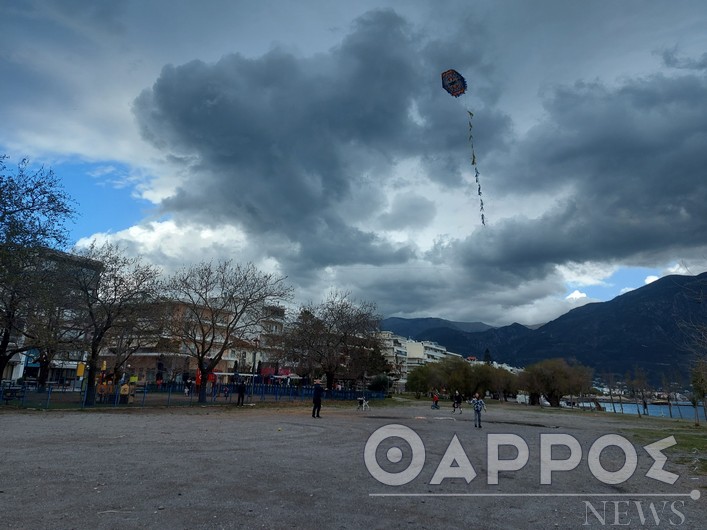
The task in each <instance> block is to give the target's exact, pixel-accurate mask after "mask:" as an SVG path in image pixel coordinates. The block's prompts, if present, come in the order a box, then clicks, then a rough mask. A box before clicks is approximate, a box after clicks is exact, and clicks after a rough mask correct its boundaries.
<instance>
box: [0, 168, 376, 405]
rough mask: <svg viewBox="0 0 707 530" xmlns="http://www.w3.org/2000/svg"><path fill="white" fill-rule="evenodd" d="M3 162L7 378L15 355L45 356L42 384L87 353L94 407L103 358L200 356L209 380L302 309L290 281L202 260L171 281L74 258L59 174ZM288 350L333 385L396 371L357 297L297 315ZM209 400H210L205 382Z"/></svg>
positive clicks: (135, 260)
mask: <svg viewBox="0 0 707 530" xmlns="http://www.w3.org/2000/svg"><path fill="white" fill-rule="evenodd" d="M4 162H5V158H0V164H1V165H0V185H1V187H2V189H3V193H2V195H1V196H0V200H1V201H2V202H0V228H1V230H2V232H1V234H0V237H1V238H2V239H0V304H1V305H0V318H1V319H2V320H1V322H0V326H1V328H2V336H0V373H2V372H3V371H4V369H5V367H6V366H7V364H8V362H9V361H10V359H11V358H12V357H13V356H14V355H15V354H18V353H19V354H24V353H26V352H28V350H38V351H39V352H41V355H40V357H39V359H38V360H39V362H40V377H39V384H40V385H41V384H42V383H43V382H45V381H46V378H47V374H48V372H49V367H50V366H51V362H52V360H53V359H54V358H55V356H56V355H57V354H59V353H61V352H71V351H82V352H84V351H85V352H86V354H87V374H86V379H87V386H86V388H87V395H86V403H87V404H89V405H91V404H93V403H94V402H95V389H96V387H95V383H96V378H97V376H98V374H99V372H100V366H99V362H100V360H99V356H100V355H101V353H102V352H105V351H106V350H108V349H109V350H110V352H111V353H112V354H113V355H114V359H115V365H114V366H113V367H112V368H113V370H115V371H116V372H118V373H119V372H120V371H121V369H123V367H124V366H125V365H126V363H127V360H128V359H129V358H130V356H131V355H132V354H133V353H134V352H136V351H137V350H139V349H140V348H141V347H143V346H144V345H145V344H148V343H151V344H155V343H158V344H159V346H160V348H161V349H162V350H164V351H172V352H175V353H176V352H179V353H182V354H186V355H187V356H189V357H192V358H193V359H194V360H195V361H196V365H197V369H198V371H199V372H200V373H201V376H202V380H203V381H206V380H207V374H209V373H210V372H212V371H213V370H214V368H215V367H216V366H217V365H218V364H219V362H220V361H221V360H222V359H223V356H224V355H225V354H226V353H227V352H229V351H230V350H231V349H233V348H236V347H238V346H239V345H242V344H243V343H247V342H249V341H252V339H253V338H255V337H257V336H258V334H259V333H260V332H261V330H262V329H263V323H264V321H265V320H266V319H267V318H268V317H269V316H270V315H271V312H270V310H271V309H272V308H273V307H278V306H282V305H283V304H287V303H289V302H291V300H292V298H293V289H292V288H291V287H290V286H289V285H287V283H286V278H285V277H283V276H280V275H277V274H273V273H267V272H263V271H261V270H259V269H258V268H257V267H255V266H254V265H253V264H247V265H240V264H237V263H234V262H233V261H231V260H221V261H218V262H203V263H199V264H196V265H192V266H187V267H183V268H182V269H180V270H178V271H177V272H175V273H173V274H171V275H169V276H166V277H165V276H164V275H163V274H162V271H161V270H160V269H159V268H158V267H156V266H154V265H151V264H149V263H145V262H144V261H143V260H142V259H141V258H139V257H130V256H127V255H126V254H125V253H124V252H123V251H122V250H121V249H120V248H118V247H116V246H114V245H111V244H104V245H96V244H94V245H91V246H90V247H88V248H81V249H73V250H71V251H70V252H68V253H65V252H61V251H60V250H59V249H61V248H62V247H65V246H66V243H67V234H66V231H65V230H64V228H63V227H64V223H65V222H67V221H69V220H70V219H71V218H72V217H73V216H74V215H75V210H74V209H73V205H72V203H71V200H70V198H69V197H68V196H67V195H66V194H65V193H64V191H63V189H62V187H61V184H60V182H59V181H58V179H56V177H55V176H54V174H53V173H52V172H51V171H49V172H46V171H44V169H40V170H38V171H34V172H31V171H29V169H28V168H29V166H28V164H27V162H26V161H23V162H22V163H21V164H20V165H19V166H18V168H17V171H15V172H14V173H12V172H9V171H7V167H6V165H5V163H4ZM293 315H294V316H293V318H292V319H291V320H290V321H289V322H288V323H287V325H286V327H285V330H284V333H283V334H282V335H281V336H280V337H279V341H278V343H275V342H273V343H272V344H271V347H273V349H274V351H276V352H279V353H278V354H277V355H276V357H277V359H276V360H281V361H282V362H288V363H291V364H296V365H297V366H298V367H299V369H300V370H304V371H306V372H307V373H313V372H316V373H317V374H321V373H324V374H326V375H327V381H328V383H329V384H330V385H331V383H332V382H333V380H334V376H335V375H337V374H338V373H340V372H341V371H342V370H344V371H346V372H347V373H348V374H366V373H377V371H378V370H385V362H384V361H383V360H382V356H381V354H380V348H379V347H378V344H377V342H376V340H377V339H376V334H375V331H377V329H378V321H379V320H380V319H379V317H378V316H377V314H376V311H375V306H374V305H373V304H370V303H357V302H355V301H353V300H351V299H350V297H349V295H348V294H347V293H338V292H335V293H332V294H331V295H330V296H329V298H328V299H327V300H325V301H324V302H323V303H321V304H313V303H310V304H307V305H305V306H302V307H300V308H299V311H296V312H294V314H293ZM199 400H200V401H206V385H201V388H200V395H199Z"/></svg>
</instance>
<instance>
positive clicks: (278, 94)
mask: <svg viewBox="0 0 707 530" xmlns="http://www.w3.org/2000/svg"><path fill="white" fill-rule="evenodd" d="M425 42H426V41H425V40H424V39H422V37H421V36H420V35H417V34H416V33H415V31H414V30H413V28H411V27H410V26H409V25H408V24H407V22H406V21H405V20H404V19H403V18H401V17H400V16H398V15H397V14H395V13H394V12H392V11H374V12H370V13H368V14H366V15H364V16H362V17H361V18H359V19H358V20H357V21H356V23H355V24H354V27H353V30H352V31H351V33H350V34H349V35H347V36H346V37H345V38H344V39H343V40H342V42H341V44H340V45H339V46H337V47H336V48H334V49H332V50H331V51H330V52H329V53H325V54H321V55H319V56H316V57H312V58H298V57H296V56H294V55H293V54H291V53H289V52H287V51H286V50H284V49H281V48H280V49H276V50H273V51H271V52H269V53H267V54H266V55H263V56H261V57H258V58H255V59H251V58H246V57H243V56H242V55H239V54H230V55H227V56H224V57H223V58H222V59H221V60H220V61H218V62H217V63H216V64H206V63H204V62H201V61H193V62H190V63H187V64H184V65H181V66H167V67H165V68H164V69H163V71H162V73H161V75H160V77H159V79H158V80H157V81H156V83H155V84H154V86H153V87H152V88H151V89H150V90H146V91H145V92H143V94H141V95H140V97H139V98H137V100H136V101H135V105H134V112H135V114H136V116H137V117H138V120H139V122H140V125H141V128H142V132H143V136H144V137H145V138H146V139H148V140H149V141H150V142H151V143H153V144H154V145H155V146H157V147H159V148H160V149H162V150H164V151H166V152H170V153H171V154H173V155H175V156H176V157H181V158H182V159H183V160H184V162H185V164H187V165H188V170H189V171H190V172H191V173H192V175H193V177H192V178H190V179H188V181H187V182H186V183H185V184H184V185H183V186H181V187H180V188H179V190H178V191H177V192H176V193H175V194H174V195H173V196H172V197H171V198H169V199H167V200H166V201H164V203H163V205H162V207H163V209H164V210H165V211H167V212H173V213H176V214H177V215H179V216H188V217H190V218H196V219H198V220H199V221H200V222H210V223H222V222H227V223H235V224H238V225H239V226H242V227H243V228H244V229H245V230H246V231H247V232H249V233H250V234H252V235H253V234H257V235H260V236H263V237H264V238H267V237H268V235H271V234H274V233H277V234H284V235H285V236H286V237H287V238H288V239H289V240H291V241H292V242H296V243H297V245H299V248H300V251H299V252H298V253H297V255H293V256H291V257H292V259H293V260H295V261H297V262H298V266H302V265H303V264H304V263H306V264H307V265H308V266H324V265H334V264H345V263H370V264H381V263H400V262H404V261H406V260H407V259H409V258H410V257H411V256H413V255H414V254H415V248H414V247H412V246H407V245H393V244H391V243H389V242H386V241H385V240H384V239H382V238H381V237H379V236H378V235H376V234H374V233H369V232H366V231H364V230H362V229H359V228H356V227H355V224H356V223H357V222H358V221H362V220H367V219H370V218H374V217H378V216H380V217H379V219H380V221H382V222H383V223H384V225H387V226H388V227H390V228H395V229H402V228H406V227H415V228H422V227H424V225H426V224H427V223H428V222H429V221H430V220H431V219H432V218H433V217H434V207H433V205H431V204H429V201H425V200H424V199H422V198H417V199H414V200H413V202H415V201H416V204H410V205H406V204H404V203H405V202H406V201H407V202H410V200H412V199H411V197H410V196H403V197H399V198H397V199H393V200H392V206H391V207H390V208H389V207H388V206H387V200H386V198H385V197H384V196H383V190H384V189H385V188H386V187H387V186H389V187H393V186H394V182H393V181H392V180H391V179H392V170H393V166H394V164H395V163H396V162H398V161H400V160H403V159H406V158H408V157H411V156H419V157H421V158H422V159H424V160H426V161H427V165H428V167H434V169H435V171H434V172H433V173H432V178H433V179H435V180H439V181H441V182H446V183H447V184H448V185H452V186H461V185H462V181H461V179H460V177H459V173H460V172H459V165H460V164H462V163H464V159H459V156H458V152H457V153H456V155H455V156H454V157H452V156H451V154H450V153H452V152H453V151H456V150H458V148H459V146H460V145H461V147H462V148H464V142H465V135H464V125H465V120H466V117H465V112H464V110H463V107H461V106H459V105H456V104H454V103H455V102H454V101H453V100H451V98H449V99H446V98H445V94H444V93H443V92H442V90H441V87H440V80H439V74H438V72H439V71H440V70H439V68H437V67H436V66H435V65H431V64H429V58H427V57H426V56H425V54H424V53H423V48H424V44H425ZM430 72H434V75H430ZM447 98H448V96H447ZM442 101H443V102H444V104H442V105H440V102H442ZM414 107H415V108H417V112H418V116H415V115H414V112H413V108H414ZM497 115H498V113H497ZM452 116H454V118H455V120H454V122H453V123H454V125H453V126H452V125H450V124H449V123H445V120H447V119H450V120H451V117H452ZM489 121H490V122H492V121H493V119H491V120H489ZM498 123H499V125H498V126H497V127H498V128H499V129H502V128H503V127H505V126H507V125H506V124H504V118H503V117H500V118H498ZM454 129H456V130H454ZM453 130H454V132H452V131H453ZM453 159H455V160H456V162H449V160H453ZM450 176H452V177H450ZM371 187H372V189H373V190H376V189H377V190H379V195H378V196H377V197H375V196H374V194H372V193H368V194H366V193H365V192H366V190H368V189H369V188H371ZM360 194H364V195H366V197H367V200H365V201H357V202H356V204H355V208H352V207H351V205H350V203H351V202H352V201H356V200H357V197H358V196H359V195H360ZM406 206H411V207H416V206H418V207H421V208H422V209H423V211H421V212H418V214H417V215H414V216H411V215H408V214H403V213H402V212H401V208H403V209H404V208H405V207H406ZM343 211H345V212H346V216H344V214H342V212H343ZM386 211H388V212H389V213H387V214H386V213H385V212H386Z"/></svg>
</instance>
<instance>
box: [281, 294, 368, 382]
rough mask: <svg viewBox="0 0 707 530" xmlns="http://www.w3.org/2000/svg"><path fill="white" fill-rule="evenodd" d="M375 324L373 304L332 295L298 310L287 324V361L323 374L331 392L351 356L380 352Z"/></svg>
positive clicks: (344, 296) (350, 360)
mask: <svg viewBox="0 0 707 530" xmlns="http://www.w3.org/2000/svg"><path fill="white" fill-rule="evenodd" d="M379 322H380V317H379V315H378V314H377V311H376V306H375V304H373V303H372V302H365V301H364V302H356V301H354V300H352V299H351V298H350V296H349V293H346V292H340V291H333V292H331V293H330V294H329V295H328V297H327V298H326V300H324V301H323V302H322V303H320V304H317V305H314V304H311V303H310V304H308V305H305V306H302V307H301V308H300V310H299V313H298V314H297V316H296V318H295V319H294V320H293V321H291V322H290V323H289V324H288V326H287V329H286V331H285V336H284V338H285V347H286V354H287V355H288V357H289V359H290V360H291V361H293V362H296V363H297V364H303V365H306V366H311V367H313V368H314V369H315V370H320V371H321V373H324V374H325V375H326V378H327V388H328V389H329V390H331V388H332V385H333V383H334V377H335V376H336V375H337V374H338V373H340V372H341V371H344V370H345V368H346V365H347V364H349V363H351V362H352V356H364V355H366V352H368V351H370V350H378V351H380V349H381V345H380V344H379V341H380V339H379V336H378V331H379ZM374 360H375V361H376V362H378V359H377V358H375V359H374ZM354 364H360V363H358V362H356V363H354ZM357 371H358V372H360V371H361V367H360V366H359V367H358V370H357ZM363 371H364V372H365V369H363Z"/></svg>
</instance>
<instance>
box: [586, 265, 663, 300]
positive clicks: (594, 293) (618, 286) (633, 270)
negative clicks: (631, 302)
mask: <svg viewBox="0 0 707 530" xmlns="http://www.w3.org/2000/svg"><path fill="white" fill-rule="evenodd" d="M662 274H663V271H662V270H661V269H653V268H648V267H621V268H619V269H617V270H616V271H615V272H614V273H613V274H612V275H611V276H609V277H608V278H605V279H604V280H603V281H602V282H601V283H599V284H596V285H586V286H582V287H581V288H580V291H581V292H582V293H584V294H586V295H587V297H588V298H592V299H595V300H601V301H604V302H605V301H608V300H611V299H613V298H616V297H617V296H619V295H621V294H623V293H625V292H627V291H630V290H633V289H638V288H639V287H643V286H644V285H646V284H648V283H650V282H651V281H653V280H657V279H658V278H660V277H661V275H662Z"/></svg>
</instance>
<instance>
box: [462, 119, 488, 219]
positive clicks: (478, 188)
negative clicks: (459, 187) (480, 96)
mask: <svg viewBox="0 0 707 530" xmlns="http://www.w3.org/2000/svg"><path fill="white" fill-rule="evenodd" d="M466 112H467V114H468V115H469V147H470V148H471V166H472V167H473V168H474V180H475V181H476V192H477V194H478V195H479V213H480V214H481V224H482V225H483V226H486V214H485V212H484V199H483V198H482V196H483V193H482V191H481V180H480V179H479V176H480V175H481V173H480V172H479V167H478V166H477V164H476V151H474V134H473V129H474V125H473V124H472V122H471V120H472V118H473V117H474V113H473V112H471V111H470V110H469V109H466Z"/></svg>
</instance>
